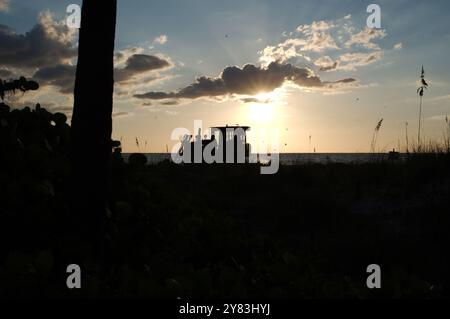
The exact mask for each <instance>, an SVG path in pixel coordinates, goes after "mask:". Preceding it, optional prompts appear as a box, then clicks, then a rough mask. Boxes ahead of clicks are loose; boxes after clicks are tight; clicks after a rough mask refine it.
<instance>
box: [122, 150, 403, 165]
mask: <svg viewBox="0 0 450 319" xmlns="http://www.w3.org/2000/svg"><path fill="white" fill-rule="evenodd" d="M131 154H133V153H122V157H123V158H124V160H125V161H127V160H128V157H129V156H130V155H131ZM140 154H144V155H145V156H146V157H147V161H148V164H158V163H160V162H163V161H165V160H170V159H171V154H170V153H140ZM272 155H273V154H272ZM407 156H408V154H407V153H398V155H397V159H398V160H400V161H402V160H404V159H406V157H407ZM279 158H280V164H282V165H299V164H308V163H312V164H314V163H316V164H332V163H341V164H361V163H370V162H378V161H384V160H388V159H389V153H279Z"/></svg>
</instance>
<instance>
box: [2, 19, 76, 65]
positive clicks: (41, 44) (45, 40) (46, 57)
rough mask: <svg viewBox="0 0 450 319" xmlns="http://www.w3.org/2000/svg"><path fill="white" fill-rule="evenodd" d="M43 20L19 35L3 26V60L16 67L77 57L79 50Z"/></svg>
mask: <svg viewBox="0 0 450 319" xmlns="http://www.w3.org/2000/svg"><path fill="white" fill-rule="evenodd" d="M47 27H48V26H47V25H46V24H44V23H43V22H42V21H41V22H39V23H38V24H36V25H35V26H34V27H33V28H32V29H31V30H30V31H29V32H27V33H25V34H17V33H15V32H14V31H13V30H12V29H11V28H9V27H8V26H5V25H0V43H1V45H0V63H1V65H2V66H7V67H13V68H37V67H47V66H54V65H57V64H61V63H62V62H63V61H65V60H67V59H71V58H74V57H76V55H77V50H76V48H75V47H73V45H72V43H71V42H69V41H68V40H66V39H64V38H62V37H58V36H55V35H52V34H51V33H50V32H48V30H47Z"/></svg>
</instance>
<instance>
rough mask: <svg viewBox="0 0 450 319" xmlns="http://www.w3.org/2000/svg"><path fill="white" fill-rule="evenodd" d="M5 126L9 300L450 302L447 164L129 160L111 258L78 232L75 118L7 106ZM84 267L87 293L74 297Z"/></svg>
mask: <svg viewBox="0 0 450 319" xmlns="http://www.w3.org/2000/svg"><path fill="white" fill-rule="evenodd" d="M0 124H1V125H0V147H1V156H0V194H2V195H1V198H2V200H1V201H0V245H1V248H0V282H1V283H2V284H1V285H0V295H2V296H9V297H12V296H14V297H20V296H21V297H23V296H27V297H32V296H35V297H49V296H60V297H70V296H80V297H81V296H82V297H108V296H127V297H137V296H139V297H157V298H160V297H192V296H201V297H271V298H297V297H358V298H371V297H441V296H449V295H450V294H449V287H450V276H449V272H448V269H449V266H450V261H449V253H448V247H447V243H448V242H449V239H450V232H449V231H448V228H449V227H448V226H449V224H450V223H449V222H450V216H449V214H448V195H449V193H450V192H449V185H450V176H449V175H450V173H449V172H450V170H449V168H450V160H449V154H448V153H437V154H425V153H422V154H417V155H415V156H411V157H409V159H408V160H407V161H405V162H395V161H394V162H378V163H368V164H359V165H344V164H328V165H318V164H310V165H300V166H282V167H281V168H280V171H279V173H278V174H276V175H273V176H263V175H260V174H259V167H257V166H252V165H244V166H223V165H221V166H209V165H204V166H203V165H184V166H181V165H174V164H171V163H161V164H159V165H151V166H150V165H146V159H145V157H144V156H142V155H139V154H135V155H132V156H131V157H130V160H129V163H125V162H124V161H123V160H122V158H121V156H120V152H118V151H117V152H114V154H113V156H112V173H113V174H112V181H111V182H112V183H111V186H112V187H111V197H110V207H111V209H110V211H109V213H108V216H107V228H106V231H105V233H103V234H102V236H104V238H103V242H104V245H103V248H102V255H101V256H99V255H98V251H97V249H96V247H94V246H95V243H93V242H92V241H91V240H89V239H88V238H87V237H77V236H75V235H74V234H76V232H75V233H74V232H73V231H72V230H73V228H74V224H73V220H74V216H73V214H74V213H75V212H73V211H71V209H70V207H69V203H70V198H71V193H70V190H71V184H70V178H69V176H70V165H69V163H70V160H69V157H68V154H69V151H68V150H69V146H70V128H69V126H68V125H67V123H66V117H65V115H63V114H60V113H56V114H52V113H49V112H47V111H46V110H45V109H43V108H41V107H39V106H37V107H36V108H35V109H33V110H32V109H30V108H24V109H23V110H10V108H9V107H8V106H6V105H5V104H0ZM113 146H115V147H116V149H117V147H118V145H117V143H116V144H114V145H113ZM82 155H83V156H85V157H86V159H87V160H89V158H90V156H91V154H89V153H83V154H82ZM80 156H81V154H80ZM75 226H77V227H80V225H76V224H75ZM70 229H72V230H71V231H68V230H70ZM71 263H78V264H80V265H81V267H82V269H83V289H80V290H76V291H70V290H68V289H67V288H66V286H65V282H66V275H67V274H66V273H65V271H66V267H67V265H68V264H71ZM372 263H377V264H380V265H381V267H382V270H383V275H382V276H383V279H382V285H383V286H382V289H380V290H376V291H370V290H368V289H367V288H366V285H365V283H366V278H367V274H366V272H365V270H366V267H367V265H369V264H372Z"/></svg>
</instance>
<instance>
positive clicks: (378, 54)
mask: <svg viewBox="0 0 450 319" xmlns="http://www.w3.org/2000/svg"><path fill="white" fill-rule="evenodd" d="M382 57H383V52H382V51H375V52H370V53H346V54H343V55H341V56H340V57H339V61H338V68H339V69H340V70H345V71H354V70H356V69H357V68H359V67H362V66H367V65H369V64H372V63H375V62H377V61H379V60H381V58H382Z"/></svg>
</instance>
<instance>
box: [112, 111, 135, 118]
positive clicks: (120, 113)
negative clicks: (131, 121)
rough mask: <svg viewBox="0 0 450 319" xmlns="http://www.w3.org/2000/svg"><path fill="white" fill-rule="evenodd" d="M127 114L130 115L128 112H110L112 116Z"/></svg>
mask: <svg viewBox="0 0 450 319" xmlns="http://www.w3.org/2000/svg"><path fill="white" fill-rule="evenodd" d="M128 115H131V114H130V113H128V112H115V113H113V114H112V117H113V118H118V117H124V116H128Z"/></svg>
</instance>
